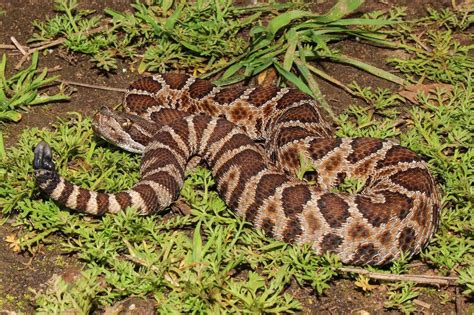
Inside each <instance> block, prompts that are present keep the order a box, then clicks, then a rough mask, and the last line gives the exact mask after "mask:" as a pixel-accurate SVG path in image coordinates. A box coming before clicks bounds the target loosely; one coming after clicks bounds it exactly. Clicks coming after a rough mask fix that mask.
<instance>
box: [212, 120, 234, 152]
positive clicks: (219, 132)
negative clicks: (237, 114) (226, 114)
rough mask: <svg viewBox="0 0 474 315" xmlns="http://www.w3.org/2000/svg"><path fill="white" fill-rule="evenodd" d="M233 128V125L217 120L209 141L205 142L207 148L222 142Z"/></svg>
mask: <svg viewBox="0 0 474 315" xmlns="http://www.w3.org/2000/svg"><path fill="white" fill-rule="evenodd" d="M234 128H236V127H235V125H234V124H232V123H231V122H229V121H227V120H225V119H219V120H218V121H217V124H216V126H215V128H214V130H213V132H212V134H211V136H210V137H209V140H208V142H207V146H208V147H210V146H212V145H213V144H214V143H215V142H217V141H220V140H222V138H224V137H225V136H226V135H227V134H229V133H230V132H231V131H232V130H233V129H234Z"/></svg>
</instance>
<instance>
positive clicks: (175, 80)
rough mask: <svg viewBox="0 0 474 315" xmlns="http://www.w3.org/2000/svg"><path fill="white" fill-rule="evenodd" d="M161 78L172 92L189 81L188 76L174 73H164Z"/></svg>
mask: <svg viewBox="0 0 474 315" xmlns="http://www.w3.org/2000/svg"><path fill="white" fill-rule="evenodd" d="M162 77H163V79H164V80H165V82H166V84H168V86H169V88H170V89H172V90H180V89H182V88H183V87H184V85H185V84H186V82H187V81H188V79H189V76H188V75H187V74H183V73H176V72H172V73H165V74H163V75H162Z"/></svg>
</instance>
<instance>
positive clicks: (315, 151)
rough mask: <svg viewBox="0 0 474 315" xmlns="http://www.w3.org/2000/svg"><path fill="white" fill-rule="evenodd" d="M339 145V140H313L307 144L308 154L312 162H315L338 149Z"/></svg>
mask: <svg viewBox="0 0 474 315" xmlns="http://www.w3.org/2000/svg"><path fill="white" fill-rule="evenodd" d="M341 143H342V140H341V138H314V139H313V140H311V142H310V144H309V152H310V154H311V157H312V158H313V160H316V161H317V160H320V159H322V158H323V157H325V156H326V155H327V154H328V153H329V152H331V151H332V150H334V149H336V148H338V147H339V146H340V145H341Z"/></svg>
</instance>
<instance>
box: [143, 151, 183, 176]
mask: <svg viewBox="0 0 474 315" xmlns="http://www.w3.org/2000/svg"><path fill="white" fill-rule="evenodd" d="M183 158H184V157H183ZM184 159H185V158H184ZM143 160H144V161H151V162H150V163H149V164H148V166H147V168H146V169H142V170H141V176H147V173H149V172H153V171H154V170H157V169H159V168H162V167H164V166H167V165H173V166H174V167H175V168H176V169H177V170H178V172H179V175H180V176H182V177H183V176H184V168H185V165H182V164H181V163H180V162H179V161H178V159H177V157H176V155H175V154H174V153H173V152H172V151H170V150H168V149H165V148H159V149H156V150H150V151H147V152H145V154H144V155H143ZM185 160H186V159H185Z"/></svg>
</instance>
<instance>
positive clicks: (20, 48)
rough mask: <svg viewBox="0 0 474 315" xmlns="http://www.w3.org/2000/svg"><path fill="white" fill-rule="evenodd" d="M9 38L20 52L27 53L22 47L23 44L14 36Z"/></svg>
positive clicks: (24, 54)
mask: <svg viewBox="0 0 474 315" xmlns="http://www.w3.org/2000/svg"><path fill="white" fill-rule="evenodd" d="M10 40H11V41H12V43H13V45H15V47H16V48H18V50H19V51H20V52H21V54H22V55H23V56H26V55H28V52H27V51H26V50H25V49H24V48H23V46H22V45H21V44H20V43H19V42H18V41H17V40H16V38H15V37H14V36H11V37H10Z"/></svg>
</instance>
